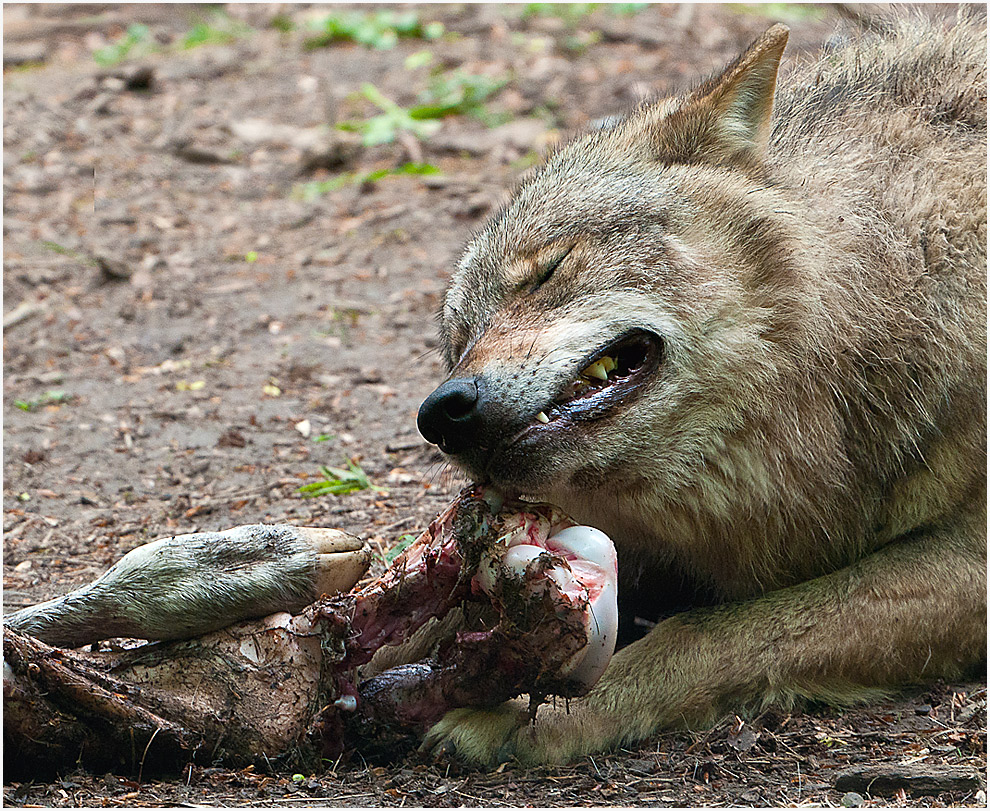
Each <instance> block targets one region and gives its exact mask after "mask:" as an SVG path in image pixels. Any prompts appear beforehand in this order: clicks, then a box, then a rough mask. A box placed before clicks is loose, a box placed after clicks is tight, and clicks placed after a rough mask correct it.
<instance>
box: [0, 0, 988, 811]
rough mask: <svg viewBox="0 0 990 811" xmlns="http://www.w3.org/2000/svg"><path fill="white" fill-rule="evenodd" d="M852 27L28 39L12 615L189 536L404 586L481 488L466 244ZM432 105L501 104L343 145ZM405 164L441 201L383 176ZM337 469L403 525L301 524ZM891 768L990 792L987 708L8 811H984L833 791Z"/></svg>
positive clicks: (506, 14) (481, 12)
mask: <svg viewBox="0 0 990 811" xmlns="http://www.w3.org/2000/svg"><path fill="white" fill-rule="evenodd" d="M369 8H370V7H363V9H361V10H363V11H368V10H369ZM356 10H358V9H356V8H355V7H353V6H351V7H349V8H348V9H346V11H348V12H354V11H356ZM841 10H842V9H838V8H836V7H832V8H826V7H816V8H805V7H794V6H791V7H786V8H785V7H783V4H773V5H771V6H766V7H762V8H758V7H747V6H698V7H691V6H676V5H672V6H651V7H641V6H638V5H633V4H625V5H624V6H616V7H611V8H604V7H603V8H595V9H590V8H587V7H583V6H580V5H578V4H567V5H564V6H558V7H556V8H552V9H551V8H547V7H546V6H545V5H544V4H531V5H530V6H525V7H523V6H514V7H509V6H502V7H499V6H484V5H447V6H419V7H405V8H404V9H403V11H404V12H407V13H411V14H412V16H413V17H414V18H415V23H416V25H414V29H415V30H414V31H413V33H414V34H415V35H414V36H409V37H402V38H399V39H398V41H397V42H394V43H390V42H389V41H387V40H380V41H378V42H377V43H374V44H377V45H378V46H379V47H369V46H366V45H363V44H360V43H356V42H353V41H337V42H333V43H330V44H329V45H328V46H326V47H307V40H308V39H309V38H311V37H312V36H313V33H312V32H311V31H308V30H307V25H308V24H309V21H311V20H314V19H318V18H324V17H326V16H327V15H329V14H331V13H338V12H339V11H340V9H339V8H337V9H334V8H333V7H327V6H321V7H311V6H295V5H292V6H289V5H282V4H260V5H251V6H222V7H221V6H212V7H196V6H161V5H143V6H140V7H137V6H131V7H127V6H109V5H95V4H91V5H86V6H80V5H73V6H62V5H48V6H30V7H27V6H17V5H7V6H5V9H4V97H3V111H4V119H3V127H4V147H5V149H4V215H5V216H4V273H3V294H4V303H3V311H4V313H5V315H4V389H3V406H4V408H3V419H4V432H5V435H4V449H3V451H4V467H3V472H4V478H3V498H4V546H3V573H4V579H3V586H4V591H3V604H4V610H5V611H10V610H13V609H16V608H18V607H21V606H24V605H28V604H31V603H34V602H38V601H40V600H43V599H47V598H49V597H51V596H54V595H55V594H58V593H60V592H63V591H66V590H68V589H69V588H70V587H72V586H76V585H79V584H81V583H84V582H86V581H88V580H91V579H92V578H93V577H95V576H96V575H97V574H99V573H100V572H102V571H103V570H104V569H105V568H106V567H108V566H109V565H110V564H111V563H112V562H113V561H115V560H116V559H117V558H119V557H120V556H121V555H122V554H123V553H125V552H127V551H128V550H130V549H132V548H133V547H135V546H137V545H139V544H141V543H144V542H146V541H148V540H151V539H153V538H156V537H160V536H163V535H169V534H173V533H176V532H178V531H195V530H214V529H221V528H225V527H229V526H234V525H237V524H244V523H251V522H259V521H265V522H288V523H299V524H305V525H312V526H335V527H340V528H342V529H344V530H347V531H349V532H352V533H354V534H356V535H359V536H361V537H362V538H366V539H368V540H369V541H370V542H371V543H372V544H373V545H375V546H376V547H377V548H378V549H379V550H380V551H382V552H385V551H386V550H388V549H389V548H390V547H392V546H394V545H395V544H396V542H397V541H399V539H400V538H401V537H402V536H404V535H406V534H407V533H416V532H418V531H419V530H420V529H422V528H423V527H424V526H425V525H426V524H427V523H428V521H429V520H430V519H431V518H432V516H433V515H434V514H435V513H436V512H438V511H439V509H440V508H441V507H442V506H443V505H444V504H445V503H446V502H447V501H448V500H449V499H450V498H451V497H452V495H453V494H454V493H455V492H456V491H457V490H458V489H459V487H460V486H461V485H462V484H463V482H462V481H461V480H460V479H459V478H458V477H457V476H456V475H454V474H452V473H451V472H450V471H448V470H446V469H445V467H444V464H443V462H442V460H441V458H440V456H439V454H438V453H437V452H436V450H435V449H434V448H433V447H432V446H430V445H427V444H426V443H425V442H424V441H423V440H422V439H421V438H420V437H419V435H418V434H417V432H416V427H415V417H416V411H417V407H418V404H419V402H420V401H421V400H422V398H423V397H424V396H425V395H426V394H428V393H429V392H430V391H431V390H432V388H433V387H434V386H435V385H436V383H437V382H439V380H440V379H441V366H440V362H439V358H438V355H437V353H436V352H435V346H436V341H435V338H434V321H433V316H434V313H435V312H436V310H437V306H438V302H439V299H440V295H441V293H442V290H443V288H444V284H445V280H446V278H447V276H448V274H449V272H450V269H451V268H452V266H453V264H454V262H455V260H456V257H457V256H458V252H459V250H460V247H461V245H462V244H463V243H464V241H465V239H466V238H467V237H468V235H469V234H470V233H471V231H472V229H474V228H476V227H478V226H479V224H480V223H481V222H482V221H483V219H484V218H485V217H486V215H488V214H489V213H490V212H492V211H493V210H494V209H495V208H497V206H498V205H499V204H500V202H501V201H502V200H504V199H505V198H506V195H507V190H509V189H511V187H512V185H513V183H514V181H516V180H517V179H518V178H519V177H520V176H521V175H522V173H524V172H525V171H526V170H527V168H529V167H530V166H532V165H533V164H534V163H535V162H536V161H538V159H539V155H540V153H541V151H542V150H545V149H546V148H547V147H549V146H552V145H553V144H554V143H555V142H557V141H558V140H559V139H561V138H563V137H566V135H567V133H569V132H573V131H575V130H577V129H580V128H581V127H584V126H586V125H588V124H589V123H591V122H593V121H594V120H595V119H596V118H599V117H601V116H606V115H609V114H612V113H615V112H618V111H621V110H624V109H626V108H628V107H629V106H631V105H633V104H634V103H636V102H637V101H638V100H640V99H641V98H642V97H643V96H644V95H646V94H649V93H652V92H654V91H656V90H662V89H664V88H667V89H670V88H682V87H684V86H685V85H687V84H689V83H691V82H693V81H696V80H698V79H699V78H701V77H703V76H705V75H706V74H708V73H710V72H711V71H713V70H714V69H716V68H717V67H718V66H720V65H721V64H723V63H724V62H726V61H727V60H728V59H730V58H731V57H732V56H733V55H734V54H735V53H736V52H737V51H738V50H739V49H740V48H742V47H744V46H745V45H746V44H747V43H748V42H749V41H750V40H752V39H753V38H754V37H755V36H756V35H757V34H759V33H760V32H761V31H762V30H764V29H765V28H766V27H767V26H768V25H769V24H770V23H771V22H773V21H775V20H777V19H782V20H783V21H784V22H787V23H788V24H789V25H790V26H791V28H792V34H791V40H790V44H789V46H788V50H787V54H786V56H785V59H786V60H787V61H788V62H790V61H791V60H794V59H795V58H800V57H801V56H802V54H807V53H811V52H814V51H815V50H816V49H817V48H818V47H819V46H820V45H821V44H822V43H823V42H824V41H825V40H827V39H828V38H830V37H842V36H847V35H854V34H855V32H856V31H857V24H856V22H855V21H854V20H851V19H850V18H849V17H850V15H849V14H845V15H843V14H840V13H839V12H840V11H841ZM931 13H942V12H941V11H937V10H936V11H933V12H931ZM432 22H438V23H441V24H442V26H443V28H442V33H441V31H440V29H439V27H437V26H433V27H429V26H427V25H426V24H427V23H432ZM134 23H140V24H142V25H144V26H146V28H144V29H141V28H138V29H134V28H130V29H129V26H131V25H132V24H134ZM438 34H439V36H438ZM128 37H129V39H128ZM128 43H130V45H128ZM389 45H391V46H392V47H387V46H389ZM98 60H99V61H98ZM434 75H438V76H440V77H442V78H443V77H446V78H448V79H449V78H450V77H460V78H457V79H455V80H454V81H455V82H460V85H458V86H460V87H465V86H468V84H471V83H472V82H473V84H471V87H473V88H475V92H479V93H480V95H484V94H485V92H488V91H491V92H490V94H489V95H488V96H487V97H486V98H484V99H483V100H482V101H479V102H477V103H476V104H475V105H474V108H473V110H467V111H466V112H464V111H462V112H461V113H459V114H453V115H449V116H447V117H444V118H443V119H442V120H440V119H438V121H439V126H438V127H435V128H434V129H435V131H433V132H430V133H426V132H422V133H421V135H422V136H423V137H422V138H417V137H416V135H415V134H412V131H410V130H403V129H401V126H399V127H398V129H396V126H393V127H392V129H391V130H389V129H388V126H386V128H385V129H386V132H385V137H389V136H391V137H393V138H394V140H393V142H391V143H383V144H380V145H370V146H369V145H364V144H363V143H362V137H363V136H362V133H361V132H344V131H342V130H339V129H336V128H334V127H329V128H328V127H327V126H326V125H336V124H340V123H342V122H348V121H350V122H360V121H366V120H368V119H370V118H372V117H373V116H375V115H377V114H378V113H380V112H381V108H382V106H383V105H384V106H388V105H387V102H381V101H380V103H379V105H378V106H376V105H375V104H374V103H373V102H372V101H371V100H370V98H369V96H372V95H373V93H374V91H373V90H371V91H367V90H366V91H364V94H362V87H363V85H364V84H365V83H369V84H370V85H372V86H373V88H376V89H377V90H378V91H380V93H381V94H383V95H384V96H385V97H387V99H390V100H391V101H393V102H395V104H397V105H399V106H400V107H401V108H409V107H411V106H413V105H415V104H416V103H418V102H420V101H422V100H423V96H422V94H423V93H426V92H428V88H429V86H430V82H431V77H433V76H434ZM465 75H468V76H469V77H483V78H482V79H477V80H472V79H470V78H469V79H465V78H463V77H464V76H465ZM478 88H481V90H480V91H478ZM436 99H437V95H436V93H434V96H433V97H432V98H431V99H428V101H431V102H432V103H436ZM391 109H392V110H393V113H394V112H395V108H394V107H393V108H391ZM396 120H397V119H396ZM403 120H405V121H406V124H407V125H409V124H408V119H403ZM421 123H422V121H420V124H421ZM409 126H417V125H415V124H412V125H409ZM364 137H368V136H367V134H365V136H364ZM407 164H416V165H419V166H423V165H427V166H429V167H431V168H430V169H426V170H424V169H419V170H417V171H420V172H422V171H430V172H433V173H431V174H412V173H402V172H395V171H389V170H396V169H398V168H399V167H403V166H406V165H407ZM434 170H435V171H434ZM345 460H351V461H352V462H354V463H356V464H357V465H359V466H360V467H361V468H362V469H363V471H364V472H365V473H366V474H367V476H368V477H369V479H370V481H371V482H372V483H374V484H375V485H378V486H380V487H381V488H384V489H385V490H386V491H387V492H381V491H378V490H373V489H365V490H362V491H358V492H353V493H350V494H347V495H341V496H324V497H321V498H314V499H306V498H303V497H302V496H301V495H300V493H299V488H300V486H302V485H304V484H306V483H311V482H314V481H317V480H319V477H320V473H319V469H320V466H321V465H324V464H326V465H332V466H341V465H343V463H344V462H345ZM884 764H885V765H888V766H898V767H900V766H905V765H906V766H908V767H913V768H915V769H916V770H917V769H919V768H920V769H922V771H923V770H924V767H931V768H932V769H934V770H939V769H941V770H942V771H943V772H944V768H943V767H948V766H952V767H958V768H963V769H969V770H970V771H974V772H976V771H978V772H979V773H981V774H985V769H986V683H985V682H983V683H981V684H952V685H944V684H943V685H937V686H936V687H934V688H930V689H926V690H923V691H916V692H913V693H910V694H908V695H906V696H902V697H900V698H898V699H897V700H896V701H891V702H889V703H885V704H882V705H878V706H873V707H866V708H859V709H856V710H854V711H849V712H838V711H835V710H828V709H818V710H812V711H809V712H807V713H804V714H793V715H786V716H785V715H781V714H778V713H768V714H766V715H764V716H762V717H760V718H758V719H755V720H753V721H751V722H749V723H747V724H745V725H742V722H740V721H738V720H737V719H735V718H727V719H725V720H724V721H723V722H722V723H720V724H719V725H718V726H717V727H715V728H714V729H712V730H708V731H704V732H699V733H692V734H687V733H678V734H667V735H662V736H658V737H657V738H655V739H652V740H649V741H646V742H644V743H643V745H642V746H641V747H639V748H634V749H631V750H623V751H620V752H618V753H614V754H610V755H607V756H601V757H594V758H590V757H589V758H586V759H585V760H583V761H581V762H579V763H577V764H574V765H573V766H571V767H568V768H558V769H522V768H519V767H516V766H514V765H511V764H510V765H505V766H503V767H502V768H500V769H499V770H498V771H497V772H495V773H484V772H476V771H469V770H465V769H462V768H460V767H459V766H457V765H456V764H452V763H433V762H430V761H427V760H425V759H423V758H419V757H417V756H415V755H413V756H409V757H406V758H404V759H401V760H399V761H397V762H393V763H389V764H385V765H381V764H379V765H369V764H368V763H366V762H365V761H364V759H363V758H362V757H361V755H360V753H354V754H353V755H351V756H350V757H348V758H344V759H342V760H340V761H338V762H336V763H328V764H327V769H326V771H324V772H321V773H318V774H315V775H293V774H292V773H288V772H280V771H268V770H265V769H262V768H260V767H259V768H256V769H253V770H245V771H231V770H229V769H226V768H225V767H224V764H223V763H215V764H209V765H204V764H199V765H190V766H189V768H188V769H187V770H186V771H185V772H184V773H183V774H182V775H181V776H180V777H175V778H170V779H159V778H156V777H155V776H152V775H141V778H140V779H138V772H139V763H135V764H133V770H132V771H130V772H127V773H120V774H113V775H111V774H107V775H93V774H89V773H87V772H85V771H81V770H80V771H76V772H73V773H71V774H64V775H59V777H58V778H57V779H54V780H45V781H35V782H15V783H9V784H6V785H5V786H4V802H5V804H6V805H11V806H13V805H25V806H27V805H52V806H68V805H104V806H122V805H125V806H149V805H179V806H186V805H257V806H273V805H279V806H291V807H296V806H300V807H305V806H320V805H339V806H351V805H360V806H369V805H375V806H377V805H404V804H409V805H416V806H422V805H425V806H448V805H486V806H501V805H539V806H570V805H675V806H677V805H757V806H760V805H831V806H834V805H837V804H839V803H840V801H842V802H845V803H846V804H857V803H862V804H866V805H888V804H895V805H985V804H986V795H985V793H984V791H983V789H984V788H985V783H983V782H978V783H976V784H972V783H969V784H964V785H961V786H960V787H957V788H955V789H951V790H944V789H940V788H938V787H936V788H935V789H933V790H932V791H933V792H934V793H928V794H924V793H918V792H916V791H915V790H914V789H909V790H908V791H907V792H904V791H901V792H900V793H897V790H896V788H894V789H890V790H887V791H882V790H879V789H876V788H875V787H874V789H873V793H872V794H871V791H870V790H868V789H867V788H866V787H864V788H861V789H857V790H856V791H857V792H858V795H860V796H850V795H849V794H848V791H849V790H850V789H843V788H841V786H840V787H839V788H837V787H836V782H835V781H836V777H837V775H838V774H839V773H840V772H842V771H844V770H848V769H855V768H860V767H865V766H868V765H884Z"/></svg>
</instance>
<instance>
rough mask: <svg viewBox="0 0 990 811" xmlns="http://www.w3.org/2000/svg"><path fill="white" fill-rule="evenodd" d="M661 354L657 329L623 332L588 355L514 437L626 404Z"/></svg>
mask: <svg viewBox="0 0 990 811" xmlns="http://www.w3.org/2000/svg"><path fill="white" fill-rule="evenodd" d="M662 356H663V345H662V342H661V339H660V337H659V336H658V335H656V334H655V333H652V332H648V331H647V330H641V329H636V330H631V331H629V332H626V333H624V334H623V335H620V336H619V337H618V338H616V339H614V340H612V341H610V342H609V343H607V344H606V345H605V346H603V347H601V348H600V349H597V350H596V351H595V352H593V353H592V354H591V355H590V356H588V357H587V358H586V359H585V360H584V361H583V362H582V365H581V371H580V372H579V373H578V374H577V375H576V376H575V377H574V378H573V379H572V380H571V381H570V382H569V383H568V384H567V385H566V386H564V388H563V389H562V390H561V391H560V392H559V393H558V394H557V396H556V397H555V398H554V400H553V402H552V403H551V404H550V405H549V406H548V407H547V408H546V409H545V410H543V411H540V412H539V413H537V414H536V415H535V416H534V417H533V421H532V422H531V423H530V424H529V425H528V426H527V427H526V428H525V429H524V430H523V431H522V433H521V434H520V435H519V436H517V437H515V439H520V438H521V437H522V435H524V434H527V433H528V432H529V431H531V430H534V429H535V430H540V428H541V426H544V425H546V426H550V425H551V424H553V423H555V422H558V421H581V420H594V419H598V418H599V417H603V416H605V414H607V413H608V412H610V411H611V410H613V409H615V408H618V407H619V406H622V405H625V404H626V403H628V402H630V401H631V400H632V399H633V398H634V397H636V396H637V395H639V394H640V392H641V391H642V390H643V389H644V387H645V386H646V385H647V384H648V383H649V381H650V379H651V378H652V377H653V375H654V373H655V372H656V371H657V369H659V367H660V362H661V360H662ZM558 427H559V426H558Z"/></svg>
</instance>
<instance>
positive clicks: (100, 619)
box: [3, 524, 370, 647]
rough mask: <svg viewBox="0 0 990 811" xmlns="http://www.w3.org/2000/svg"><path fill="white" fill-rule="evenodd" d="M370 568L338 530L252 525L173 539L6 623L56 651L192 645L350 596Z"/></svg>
mask: <svg viewBox="0 0 990 811" xmlns="http://www.w3.org/2000/svg"><path fill="white" fill-rule="evenodd" d="M369 561H370V553H369V551H368V549H367V548H365V546H364V545H363V544H362V542H361V541H360V540H358V539H357V538H354V537H352V536H350V535H347V534H346V533H343V532H340V531H339V530H335V529H322V528H310V527H294V526H289V525H284V524H271V525H269V524H250V525H245V526H241V527H235V528H233V529H228V530H225V531H223V532H197V533H191V534H187V535H175V536H173V537H170V538H161V539H159V540H157V541H153V542H151V543H148V544H145V545H144V546H139V547H137V548H136V549H133V550H131V551H130V552H129V553H128V554H126V555H125V556H124V557H123V558H121V559H120V560H119V561H118V562H117V563H116V564H115V565H114V566H113V567H112V568H110V569H109V570H108V571H107V572H106V573H105V574H103V575H102V576H101V577H100V578H99V579H97V580H95V581H94V582H92V583H90V584H89V585H87V586H83V587H82V588H80V589H77V590H75V591H73V592H70V593H69V594H66V595H65V596H63V597H58V598H56V599H54V600H49V601H48V602H46V603H41V604H40V605H36V606H32V607H30V608H25V609H22V610H21V611H17V612H15V613H13V614H11V615H10V616H8V617H4V620H3V622H4V625H6V626H7V627H9V628H12V629H13V630H15V631H18V632H19V633H23V634H28V635H30V636H33V637H35V638H36V639H40V640H41V641H43V642H45V643H47V644H49V645H53V646H56V647H77V646H79V645H85V644H87V643H89V642H96V641H98V640H101V639H108V638H111V637H116V636H123V637H135V638H138V639H156V640H157V639H185V638H189V637H193V636H199V635H201V634H205V633H209V632H210V631H216V630H218V629H220V628H225V627H227V626H228V625H232V624H234V623H235V622H240V621H241V620H245V619H252V618H256V617H264V616H267V615H269V614H274V613H276V612H279V611H289V612H294V611H298V610H300V609H301V608H303V607H304V606H306V605H308V604H309V603H311V602H313V601H314V600H315V599H317V598H318V597H319V596H320V595H321V594H336V593H338V592H342V591H347V590H348V589H350V588H351V587H352V586H353V585H354V584H355V583H356V582H357V581H358V579H360V577H361V576H362V575H363V574H364V573H365V571H366V570H367V568H368V563H369Z"/></svg>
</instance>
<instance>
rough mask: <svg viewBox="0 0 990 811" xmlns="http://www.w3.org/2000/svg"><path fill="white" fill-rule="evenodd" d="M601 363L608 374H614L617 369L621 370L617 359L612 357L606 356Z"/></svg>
mask: <svg viewBox="0 0 990 811" xmlns="http://www.w3.org/2000/svg"><path fill="white" fill-rule="evenodd" d="M601 362H602V366H604V367H605V371H606V372H614V371H615V370H616V369H618V368H619V364H618V361H616V359H615V358H613V357H612V356H611V355H605V356H604V357H603V358H602V361H601Z"/></svg>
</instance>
